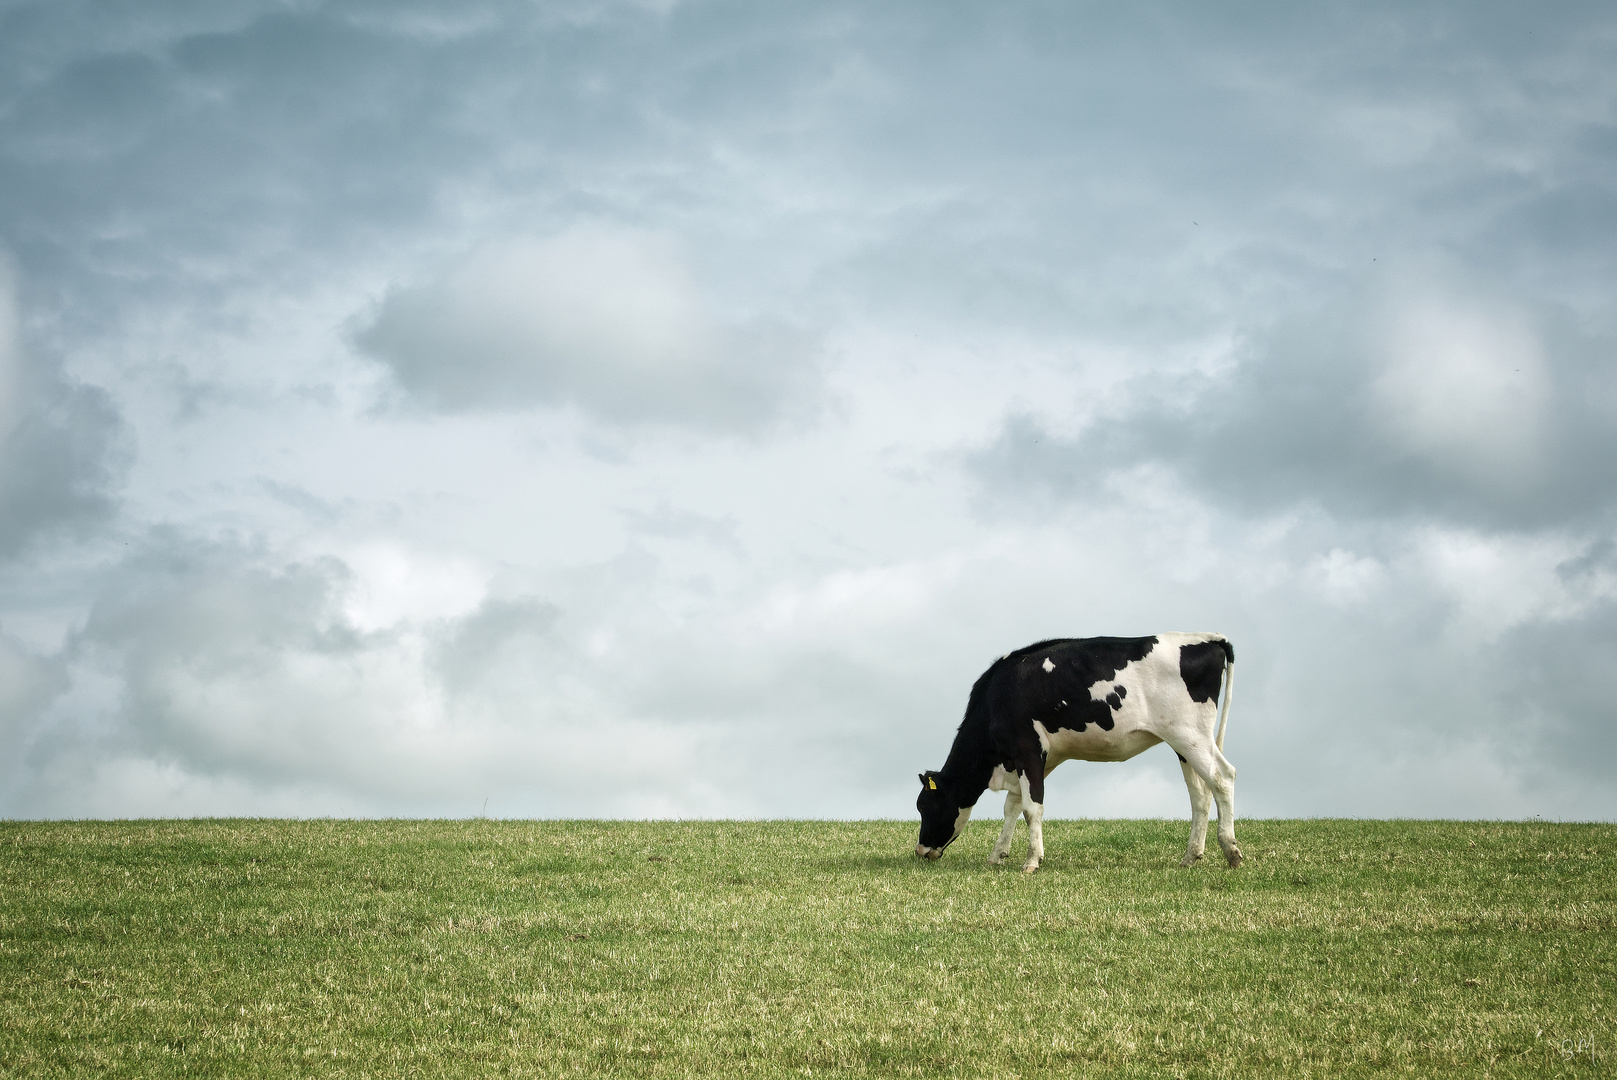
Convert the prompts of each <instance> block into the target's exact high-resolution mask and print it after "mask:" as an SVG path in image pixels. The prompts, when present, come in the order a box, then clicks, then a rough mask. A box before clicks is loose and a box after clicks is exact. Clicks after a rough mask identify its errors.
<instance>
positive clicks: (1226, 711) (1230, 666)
mask: <svg viewBox="0 0 1617 1080" xmlns="http://www.w3.org/2000/svg"><path fill="white" fill-rule="evenodd" d="M1219 644H1220V645H1223V646H1224V658H1225V661H1226V662H1225V665H1224V699H1223V700H1222V701H1220V702H1219V703H1218V731H1217V734H1216V735H1214V736H1213V742H1214V744H1215V745H1216V746H1217V747H1218V752H1219V753H1221V754H1222V753H1223V752H1224V729H1225V728H1226V727H1228V726H1229V722H1230V697H1231V696H1232V695H1233V694H1234V693H1235V646H1233V645H1231V644H1230V643H1229V642H1228V641H1227V640H1224V641H1220V642H1219Z"/></svg>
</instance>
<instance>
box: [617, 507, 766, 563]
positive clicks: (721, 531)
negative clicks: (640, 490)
mask: <svg viewBox="0 0 1617 1080" xmlns="http://www.w3.org/2000/svg"><path fill="white" fill-rule="evenodd" d="M623 517H624V520H625V522H626V524H627V525H628V527H629V530H630V531H631V532H634V533H639V534H640V535H642V536H656V537H664V538H668V539H674V540H682V539H688V538H692V537H694V538H699V539H702V540H705V541H707V542H708V543H709V544H712V545H713V546H714V547H716V548H719V549H720V550H722V551H728V552H730V553H731V554H734V555H740V554H741V553H742V547H741V540H740V538H739V536H738V535H737V529H738V527H739V525H740V523H739V522H738V521H736V519H735V518H734V517H733V516H725V517H723V518H716V517H709V516H708V515H706V514H698V513H696V512H694V511H691V510H680V509H676V508H675V507H673V506H670V505H669V504H668V503H659V504H658V505H657V506H656V507H654V508H653V509H651V510H636V509H633V508H630V509H626V510H624V511H623Z"/></svg>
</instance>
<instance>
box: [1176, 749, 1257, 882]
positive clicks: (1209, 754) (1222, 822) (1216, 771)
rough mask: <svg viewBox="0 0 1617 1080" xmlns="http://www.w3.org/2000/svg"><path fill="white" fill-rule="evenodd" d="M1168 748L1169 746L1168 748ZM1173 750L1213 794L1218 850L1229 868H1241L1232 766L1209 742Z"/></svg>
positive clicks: (1193, 839)
mask: <svg viewBox="0 0 1617 1080" xmlns="http://www.w3.org/2000/svg"><path fill="white" fill-rule="evenodd" d="M1170 745H1171V744H1170ZM1174 750H1175V751H1176V752H1178V754H1179V756H1180V757H1182V758H1184V759H1185V760H1186V761H1187V762H1188V763H1189V764H1190V767H1191V768H1192V769H1194V770H1196V776H1197V778H1198V779H1200V780H1201V781H1203V782H1204V783H1205V784H1206V785H1207V786H1208V787H1209V788H1211V789H1212V792H1213V800H1214V801H1215V802H1217V803H1218V846H1219V847H1221V848H1223V849H1224V858H1226V859H1227V860H1229V864H1230V866H1232V867H1235V866H1240V865H1241V849H1240V847H1238V846H1237V845H1236V843H1235V766H1234V765H1231V764H1230V762H1229V759H1228V758H1226V757H1225V756H1224V755H1223V753H1222V752H1221V751H1220V750H1219V749H1218V747H1216V746H1214V745H1213V742H1212V740H1211V739H1208V740H1206V741H1205V742H1204V741H1202V740H1200V739H1198V740H1196V741H1195V742H1193V743H1190V744H1189V745H1186V746H1175V747H1174ZM1191 842H1192V843H1194V842H1195V837H1194V836H1192V837H1191Z"/></svg>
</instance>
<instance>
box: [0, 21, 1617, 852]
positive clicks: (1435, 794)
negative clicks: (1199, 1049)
mask: <svg viewBox="0 0 1617 1080" xmlns="http://www.w3.org/2000/svg"><path fill="white" fill-rule="evenodd" d="M1164 630H1218V631H1224V632H1225V633H1227V634H1229V635H1230V637H1231V638H1232V640H1233V641H1234V643H1235V647H1236V655H1237V659H1238V671H1239V678H1238V680H1237V686H1236V695H1235V702H1234V706H1233V710H1232V715H1231V720H1230V733H1229V738H1228V741H1227V744H1226V750H1227V752H1228V754H1229V756H1230V758H1231V760H1232V761H1234V763H1235V764H1236V766H1237V767H1238V768H1239V770H1240V780H1239V782H1238V785H1237V793H1238V800H1237V806H1238V810H1239V812H1240V813H1241V814H1242V815H1245V816H1307V815H1355V816H1413V817H1525V816H1531V815H1535V814H1536V815H1543V816H1545V817H1555V818H1585V819H1587V818H1598V819H1606V820H1610V819H1612V818H1614V817H1617V769H1613V768H1612V767H1611V761H1612V759H1613V757H1614V755H1617V724H1614V720H1617V715H1614V714H1617V12H1614V11H1613V9H1612V8H1611V7H1610V5H1607V4H1589V5H1586V6H1577V5H1570V4H1568V5H1552V6H1550V7H1544V6H1534V5H1521V4H1514V3H1498V4H1487V3H1476V4H1453V3H1434V4H1425V5H1422V4H1418V3H1409V2H1406V0H1397V2H1395V3H1387V4H1384V5H1376V4H1355V5H1351V6H1343V5H1323V4H1321V5H1300V4H1284V5H1282V4H1271V5H1250V4H1248V5H1228V4H1223V5H1209V4H1199V3H1189V2H1186V3H1181V4H1164V5H1149V4H1129V5H1122V6H1119V5H1099V4H1095V5H1084V4H1073V3H1065V2H1064V3H1050V4H1043V5H1040V4H1019V5H1002V4H978V5H967V4H938V3H934V2H926V3H914V4H907V5H906V4H903V3H884V4H867V3H851V2H850V3H838V2H823V3H813V4H768V3H755V2H741V0H736V2H733V3H731V2H704V0H692V2H663V3H645V4H612V3H588V2H581V3H537V4H522V3H478V2H475V0H474V2H470V3H468V2H465V0H457V2H455V3H441V4H433V3H409V2H399V0H378V2H376V3H374V4H372V3H363V2H359V3H329V4H321V3H285V4H274V3H250V2H242V3H235V2H228V0H217V2H210V3H206V4H195V3H178V2H176V3H167V4H165V3H161V2H157V0H151V2H145V3H140V4H135V5H128V4H121V5H115V4H84V3H73V2H71V0H41V2H38V3H28V2H14V0H0V815H5V816H11V817H45V816H48V817H57V816H67V817H80V816H96V817H101V816H146V815H216V814H228V815H257V814H288V815H303V816H310V815H328V814H334V815H344V816H348V815H354V816H358V815H450V816H469V815H473V814H477V813H483V812H487V813H488V814H489V815H490V816H523V815H543V816H570V817H603V816H611V817H618V816H629V817H644V816H794V817H867V816H869V817H908V816H912V815H913V813H914V810H913V800H914V793H915V774H916V773H917V772H918V771H920V770H921V769H926V768H936V767H938V766H940V765H941V764H942V762H943V758H944V755H945V754H946V752H947V749H948V746H949V743H950V740H951V738H952V735H953V731H954V728H955V726H956V724H958V722H959V719H960V715H961V712H962V710H963V708H964V706H965V700H966V695H967V692H968V690H969V689H970V686H971V684H972V682H973V680H974V679H975V678H976V677H977V675H978V674H979V673H980V672H981V671H982V670H983V669H984V668H985V667H986V666H987V664H988V663H989V662H991V661H992V660H993V659H994V658H995V657H996V656H998V655H1000V654H1001V653H1004V652H1005V651H1007V650H1009V649H1011V648H1013V647H1017V646H1020V645H1024V644H1027V643H1030V642H1032V641H1035V640H1038V639H1040V638H1044V637H1081V636H1090V635H1103V634H1115V635H1137V634H1149V633H1153V632H1156V631H1164ZM1048 809H1049V813H1050V814H1051V815H1052V816H1056V817H1066V816H1175V817H1183V816H1185V815H1186V814H1187V813H1188V801H1187V799H1186V796H1185V792H1184V786H1183V782H1182V780H1181V779H1180V776H1179V770H1178V768H1177V763H1176V762H1175V761H1174V759H1173V755H1172V753H1171V751H1169V750H1168V749H1166V748H1157V749H1154V750H1151V751H1149V752H1147V753H1146V754H1144V755H1142V756H1141V757H1139V758H1136V759H1135V760H1134V761H1132V762H1129V763H1127V764H1123V765H1094V764H1080V763H1071V764H1067V765H1064V766H1063V767H1062V768H1061V769H1060V770H1059V771H1057V772H1056V773H1055V774H1054V776H1053V777H1052V778H1051V791H1050V794H1049V796H1048Z"/></svg>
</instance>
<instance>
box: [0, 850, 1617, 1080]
mask: <svg viewBox="0 0 1617 1080" xmlns="http://www.w3.org/2000/svg"><path fill="white" fill-rule="evenodd" d="M994 829H995V825H994V824H993V823H979V824H976V825H973V826H972V827H971V828H970V830H969V831H968V832H967V834H966V835H965V836H964V837H963V838H962V839H961V840H960V842H959V843H957V844H955V846H954V847H953V848H951V849H950V850H949V853H948V854H947V855H946V856H945V857H944V859H943V860H942V861H941V862H939V863H935V864H923V863H920V862H918V861H917V860H916V859H915V858H914V857H913V856H912V855H911V854H909V852H910V851H911V850H912V848H913V844H914V841H915V829H914V826H913V825H911V824H906V823H899V822H857V823H834V822H749V823H738V822H664V823H649V824H647V823H630V822H618V823H610V822H525V821H509V822H506V821H450V822H441V821H435V822H397V821H385V822H348V821H165V822H119V823H105V822H78V823H33V822H3V823H0V1076H74V1077H79V1076H94V1075H100V1074H112V1075H131V1076H133V1075H138V1076H166V1075H181V1074H187V1075H198V1074H200V1075H236V1076H412V1075H419V1076H455V1075H464V1076H484V1075H519V1076H569V1075H617V1076H694V1075H758V1076H787V1075H791V1076H806V1075H824V1074H828V1073H829V1074H841V1075H853V1076H942V1075H951V1076H963V1077H977V1076H1024V1077H1032V1076H1084V1075H1089V1076H1142V1077H1162V1076H1278V1075H1288V1076H1331V1077H1340V1076H1368V1075H1380V1074H1398V1075H1410V1076H1426V1077H1430V1076H1440V1075H1447V1074H1456V1073H1458V1074H1464V1075H1474V1076H1485V1075H1495V1076H1534V1077H1539V1076H1558V1075H1612V1074H1613V1073H1614V1071H1617V1069H1614V1066H1613V1062H1614V1061H1617V1039H1614V1036H1617V1025H1614V1023H1613V1017H1614V1004H1617V993H1614V990H1617V963H1614V961H1617V941H1614V937H1613V930H1614V928H1617V827H1614V826H1610V825H1567V824H1541V823H1504V824H1501V823H1450V822H1374V821H1245V822H1242V823H1241V826H1240V835H1241V844H1242V847H1243V848H1244V850H1245V852H1246V855H1247V863H1246V865H1245V866H1243V867H1242V868H1241V869H1240V870H1237V871H1229V870H1226V869H1224V868H1223V866H1222V865H1221V864H1220V865H1214V860H1215V859H1216V857H1217V851H1216V848H1215V849H1213V850H1212V851H1211V852H1210V854H1209V858H1208V859H1207V860H1206V861H1205V862H1204V863H1203V864H1202V865H1200V866H1198V867H1195V868H1192V869H1188V870H1186V869H1181V868H1179V866H1178V865H1177V862H1178V859H1179V856H1180V854H1181V852H1182V850H1183V845H1184V829H1185V826H1184V824H1183V823H1180V822H1157V821H1105V822H1068V821H1052V822H1049V823H1047V824H1046V827H1045V834H1046V848H1047V851H1048V860H1047V861H1046V862H1045V864H1044V867H1043V869H1041V870H1040V871H1039V872H1038V873H1037V874H1035V875H1033V876H1031V877H1028V876H1024V875H1023V874H1021V873H1020V872H1018V870H1017V869H1015V868H1014V867H1013V866H1010V865H1007V867H1006V868H1003V869H999V868H990V867H988V866H987V865H986V863H985V858H986V855H987V853H988V848H989V845H990V844H991V842H992V838H993V833H994ZM1563 1040H1570V1041H1569V1042H1568V1041H1563ZM1579 1040H1583V1041H1584V1042H1583V1047H1582V1049H1581V1050H1580V1049H1578V1046H1579V1042H1578V1041H1579ZM1591 1046H1592V1050H1593V1052H1592V1054H1591V1053H1590V1047H1591ZM1567 1048H1571V1049H1573V1050H1574V1051H1576V1052H1574V1053H1573V1054H1572V1055H1571V1056H1565V1055H1564V1054H1563V1050H1565V1049H1567Z"/></svg>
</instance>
